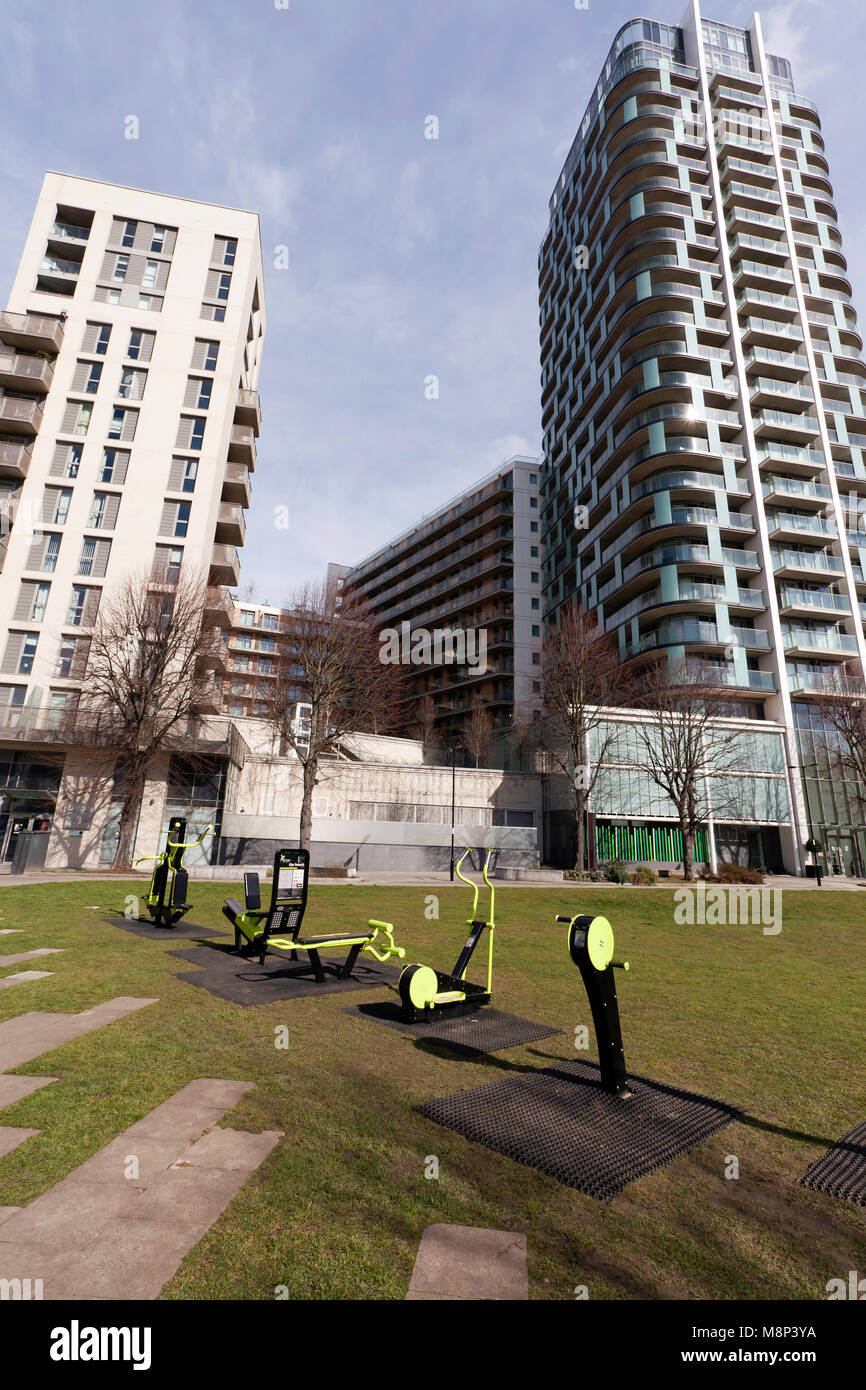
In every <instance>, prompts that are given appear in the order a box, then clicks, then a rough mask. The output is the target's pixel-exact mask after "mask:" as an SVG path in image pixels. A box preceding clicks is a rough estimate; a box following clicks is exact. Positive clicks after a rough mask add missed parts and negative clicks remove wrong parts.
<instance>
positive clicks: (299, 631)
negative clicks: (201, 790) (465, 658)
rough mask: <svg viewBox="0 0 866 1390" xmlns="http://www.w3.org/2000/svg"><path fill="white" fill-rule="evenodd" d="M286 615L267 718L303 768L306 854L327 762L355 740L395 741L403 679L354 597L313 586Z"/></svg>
mask: <svg viewBox="0 0 866 1390" xmlns="http://www.w3.org/2000/svg"><path fill="white" fill-rule="evenodd" d="M288 611H289V615H290V616H289V618H288V621H287V624H286V634H285V640H284V644H283V650H282V652H281V654H280V658H279V662H278V675H277V679H276V681H275V682H274V686H273V690H272V691H271V692H270V695H269V699H268V713H267V715H266V716H265V717H266V719H267V720H268V723H269V724H270V727H271V730H272V732H273V735H274V743H275V746H276V747H277V748H278V749H279V751H280V754H281V755H283V754H285V753H286V752H287V751H288V750H289V749H291V750H292V752H293V753H294V754H295V756H296V757H297V759H298V761H299V763H300V765H301V778H302V794H301V823H300V840H299V843H300V846H301V848H302V849H309V847H310V837H311V832H312V808H313V791H314V789H315V787H316V785H317V783H318V782H319V781H320V780H321V776H322V774H323V768H322V766H321V764H322V761H323V760H326V759H328V758H332V757H335V756H337V755H338V754H339V753H340V752H342V751H343V749H344V746H345V741H346V739H347V737H348V736H349V735H350V734H353V733H374V734H384V733H392V732H394V731H395V730H397V729H399V728H400V727H401V722H402V721H404V720H405V709H404V703H405V701H404V696H403V689H404V679H405V673H404V671H403V669H402V668H401V667H399V666H395V665H391V664H388V663H386V662H383V661H382V660H380V653H381V642H380V634H379V628H378V626H377V625H376V624H375V623H374V622H373V621H372V620H371V619H370V618H369V616H368V614H367V611H366V609H365V607H364V605H363V603H362V602H361V601H360V599H359V598H358V597H357V596H356V595H354V594H353V593H352V592H351V590H350V591H348V592H346V591H342V590H341V589H339V588H338V587H337V586H336V585H335V584H333V583H331V584H328V583H327V582H323V583H315V582H308V583H306V584H304V585H303V586H302V587H301V588H300V589H299V590H298V592H297V593H296V594H295V595H294V597H293V598H292V600H291V603H290V604H289V610H288ZM297 690H300V691H302V696H301V700H302V702H303V703H304V704H306V705H308V706H309V717H308V719H307V720H306V721H305V722H304V724H303V726H302V725H301V724H300V722H299V721H298V720H297V719H295V718H293V713H292V711H293V704H294V700H297V694H296V693H295V692H296V691H297ZM293 695H294V700H293V699H292V696H293Z"/></svg>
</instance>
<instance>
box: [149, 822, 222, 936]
mask: <svg viewBox="0 0 866 1390" xmlns="http://www.w3.org/2000/svg"><path fill="white" fill-rule="evenodd" d="M212 830H213V826H212V825H208V826H207V827H206V828H205V829H204V830H203V831H202V833H201V835H199V837H198V839H197V840H190V841H188V843H186V844H184V843H183V839H182V837H183V836H184V835H185V834H186V821H185V820H182V819H181V817H180V816H172V818H171V820H170V821H169V823H168V834H167V836H166V838H165V849H164V850H162V851H161V852H160V853H159V854H143V855H142V856H141V858H140V859H136V861H135V862H136V864H142V863H144V861H145V859H155V860H156V864H155V865H154V869H153V877H152V878H151V880H150V891H149V892H148V895H147V897H146V898H145V906H146V907H147V910H148V912H149V913H150V915H151V917H152V918H153V920H154V922H155V923H156V925H157V926H158V927H173V926H175V924H176V923H177V922H179V921H180V919H181V917H182V916H183V915H184V913H185V912H189V910H190V908H191V907H192V903H188V902H187V900H186V894H187V889H188V887H189V874H188V873H187V871H186V869H185V868H184V867H183V856H184V854H185V853H186V851H187V850H188V849H194V848H195V846H196V845H200V844H201V843H202V841H203V840H204V838H205V836H206V835H209V834H210V832H211V831H212Z"/></svg>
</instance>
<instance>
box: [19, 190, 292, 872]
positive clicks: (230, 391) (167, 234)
mask: <svg viewBox="0 0 866 1390" xmlns="http://www.w3.org/2000/svg"><path fill="white" fill-rule="evenodd" d="M264 333H265V307H264V297H263V289H262V257H261V243H260V233H259V221H258V216H257V214H256V213H254V212H245V211H241V210H239V209H236V208H225V207H218V206H213V205H211V204H208V203H202V202H196V201H194V200H192V199H185V198H176V197H172V196H168V195H164V194H158V193H149V192H144V191H141V190H138V189H132V188H124V187H120V186H118V185H114V184H108V183H101V182H99V181H96V180H90V179H83V178H77V177H73V176H71V175H67V174H58V173H48V174H46V176H45V180H44V182H43V185H42V189H41V192H40V194H39V198H38V201H37V204H36V209H35V212H34V215H33V220H32V223H31V225H30V230H29V232H28V234H27V237H26V240H25V244H24V249H23V253H22V256H21V261H20V264H19V267H18V272H17V274H16V276H15V280H14V283H13V286H12V290H11V293H10V295H9V300H8V309H7V311H6V312H5V313H3V314H2V315H0V508H2V514H3V521H4V525H3V531H4V534H3V537H2V541H3V550H2V574H0V745H2V746H5V749H6V751H5V752H2V753H0V757H2V758H3V759H4V760H5V766H4V767H3V769H2V774H0V775H2V785H0V794H5V798H4V810H3V814H2V817H0V835H2V843H0V859H2V858H6V859H8V858H9V857H11V855H10V853H9V850H10V845H9V838H10V836H9V820H10V814H11V813H12V812H14V810H15V795H14V792H15V788H16V787H18V789H19V790H20V791H21V792H22V793H24V792H26V791H27V790H28V788H27V786H26V783H27V781H28V777H27V775H26V773H22V770H21V768H20V767H18V768H17V770H16V769H14V768H13V767H12V764H13V763H15V762H16V753H17V762H18V763H19V764H20V762H21V759H22V758H24V757H25V749H26V745H27V743H28V741H29V742H31V743H33V742H35V741H36V740H37V739H38V738H39V737H40V736H41V738H42V739H43V740H44V739H45V737H46V736H50V730H51V727H52V720H54V721H55V722H56V721H57V719H58V717H59V712H61V711H67V712H68V711H69V710H71V709H74V707H75V704H76V703H77V699H78V692H79V690H80V687H81V680H82V675H83V673H84V671H85V668H86V660H87V648H88V634H89V631H90V629H91V627H92V624H93V621H94V618H95V615H96V613H97V611H98V607H99V604H100V602H101V601H104V599H105V596H106V595H107V594H108V593H110V591H111V589H112V587H113V586H115V585H117V583H118V581H119V580H120V579H121V578H122V577H123V576H125V575H127V574H128V573H130V572H134V573H136V574H141V576H142V578H143V580H144V581H145V582H146V579H147V577H148V576H151V577H153V578H154V579H162V580H163V582H171V580H172V579H173V578H174V577H176V576H177V574H178V573H179V571H180V568H181V566H183V569H184V571H185V572H191V573H194V574H196V575H202V576H207V579H208V582H209V583H210V584H211V585H212V586H214V589H215V590H218V589H219V588H220V586H225V585H234V584H236V583H237V582H238V577H239V557H238V547H240V546H241V545H242V544H243V540H244V531H245V521H244V509H245V508H246V507H247V506H248V505H249V501H250V474H251V472H252V470H253V468H254V467H255V453H256V436H257V434H258V432H259V426H260V409H259V398H258V392H257V389H256V388H257V383H258V375H259V367H260V361H261V352H262V343H263V339H264ZM221 700H222V697H221V692H220V689H219V685H218V681H217V679H216V678H215V679H214V701H213V708H214V711H218V710H219V709H220V707H221ZM31 735H32V736H33V737H31ZM10 745H11V750H12V751H10ZM13 773H14V775H13ZM40 780H41V781H44V780H45V779H44V778H41V779H40V777H39V776H38V775H37V776H36V777H35V781H36V782H37V783H38V782H39V781H40ZM43 789H44V788H43ZM30 790H32V788H31V789H30ZM10 797H11V800H10ZM30 804H31V805H32V804H33V799H32V798H31V799H30ZM42 809H43V810H44V812H45V814H46V815H50V811H49V809H48V807H47V806H46V807H44V808H42Z"/></svg>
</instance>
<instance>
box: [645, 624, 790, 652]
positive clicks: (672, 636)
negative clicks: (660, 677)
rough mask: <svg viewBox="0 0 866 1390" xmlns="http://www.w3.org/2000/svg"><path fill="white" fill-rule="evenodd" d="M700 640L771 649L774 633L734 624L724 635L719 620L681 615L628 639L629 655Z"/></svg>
mask: <svg viewBox="0 0 866 1390" xmlns="http://www.w3.org/2000/svg"><path fill="white" fill-rule="evenodd" d="M694 644H698V645H700V646H703V647H722V648H725V647H730V646H740V647H744V648H745V649H746V650H748V651H769V649H770V634H769V633H768V632H763V631H761V630H760V629H758V630H755V629H752V628H743V627H732V628H731V629H730V633H729V634H728V635H723V634H722V633H721V632H720V631H719V628H718V626H717V625H716V624H715V623H708V622H704V621H702V620H701V619H699V618H681V619H678V620H675V621H673V622H670V623H664V624H662V626H661V627H659V628H656V629H655V630H653V631H651V632H643V633H641V635H640V637H639V639H638V641H637V642H636V643H628V644H627V645H626V649H625V655H626V657H634V656H639V655H642V654H643V653H644V652H647V651H653V650H655V649H656V648H658V647H669V646H683V645H694Z"/></svg>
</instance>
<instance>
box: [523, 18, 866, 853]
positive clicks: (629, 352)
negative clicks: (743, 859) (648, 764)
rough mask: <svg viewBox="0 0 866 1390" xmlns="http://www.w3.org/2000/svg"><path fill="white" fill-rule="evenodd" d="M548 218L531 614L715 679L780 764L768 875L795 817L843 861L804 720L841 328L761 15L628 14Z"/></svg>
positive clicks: (855, 441) (843, 821)
mask: <svg viewBox="0 0 866 1390" xmlns="http://www.w3.org/2000/svg"><path fill="white" fill-rule="evenodd" d="M549 211H550V222H549V226H548V229H547V232H546V234H545V236H544V240H543V242H542V245H541V248H540V252H539V295H540V321H541V364H542V392H543V397H542V404H543V427H544V441H545V442H544V454H545V459H544V465H543V476H542V517H543V541H544V546H545V565H544V581H543V588H544V614H545V619H546V620H548V621H550V622H553V623H555V622H556V614H557V610H558V608H559V606H560V605H561V604H562V603H563V602H565V601H566V600H568V599H570V598H571V597H572V596H575V595H576V596H577V597H578V598H579V599H580V601H581V602H582V603H583V604H584V606H585V607H586V608H587V609H591V610H594V611H595V612H597V614H598V615H599V619H600V622H601V624H602V626H603V628H604V630H605V631H606V632H608V633H610V634H611V636H612V637H613V638H614V640H615V641H616V642H617V643H618V645H619V649H620V652H621V654H622V656H623V658H624V660H626V661H629V662H632V663H634V664H635V665H638V666H639V665H640V664H641V663H643V662H646V661H648V660H650V659H652V658H653V657H655V656H656V655H658V654H660V653H665V652H666V653H668V655H669V657H670V659H671V660H672V661H674V662H679V661H681V660H685V661H686V662H689V661H695V662H700V663H701V665H702V666H705V667H709V668H711V669H713V670H715V672H716V674H717V678H718V680H719V682H720V683H722V684H724V685H726V686H727V687H729V689H730V692H731V697H732V704H733V707H734V708H735V710H736V712H737V713H738V714H740V715H741V716H743V717H746V718H750V719H759V720H767V721H772V722H773V723H775V724H776V725H777V726H779V727H780V728H781V729H782V730H783V731H784V734H785V739H786V750H787V751H786V759H787V761H788V763H789V765H795V766H796V765H798V764H799V769H798V770H799V773H800V774H801V775H800V776H799V777H795V778H794V781H793V783H792V797H793V801H794V805H793V807H792V815H793V821H794V826H795V832H794V836H793V840H794V843H793V845H789V846H788V849H787V850H786V860H787V861H788V866H789V868H795V869H797V870H798V871H799V869H800V867H801V866H802V858H803V856H802V852H801V849H799V848H798V846H802V844H803V843H804V842H805V840H806V839H807V837H808V836H809V835H810V834H811V832H812V831H813V830H814V831H815V832H816V833H819V834H820V835H821V836H822V837H823V838H824V839H825V840H826V843H827V845H828V848H829V849H832V850H833V852H834V854H836V855H837V856H838V859H839V862H841V863H843V864H844V866H845V867H846V868H847V869H848V871H849V872H856V871H859V872H861V873H862V872H863V868H864V867H866V836H864V832H863V830H862V819H863V817H862V812H858V811H857V807H856V798H853V799H852V797H851V796H849V795H848V794H847V793H846V789H845V788H843V787H840V786H838V785H837V786H836V788H835V789H833V790H832V792H831V789H830V786H829V781H830V779H828V778H827V777H824V778H823V779H822V778H821V777H819V776H818V775H817V774H816V773H815V772H814V758H815V753H814V747H813V745H812V742H811V735H812V731H813V730H814V727H815V722H816V711H815V708H814V699H815V696H816V695H818V694H820V693H821V692H824V691H826V690H827V689H828V687H832V684H833V679H834V674H835V673H836V672H838V670H839V668H840V666H842V665H843V664H846V665H847V666H848V668H849V669H853V670H854V671H855V672H858V673H860V674H861V675H862V672H863V670H864V663H866V645H864V629H863V616H864V612H866V606H864V605H866V525H864V515H866V366H864V364H863V361H862V352H863V341H862V337H861V334H860V331H859V328H858V325H857V317H856V314H855V311H854V308H853V305H852V302H851V284H850V282H849V279H848V275H847V265H846V260H845V256H844V252H843V245H842V236H841V233H840V231H839V227H838V224H837V213H836V206H835V203H834V194H833V187H832V184H831V182H830V170H829V164H828V158H827V152H826V150H825V146H824V139H823V137H822V134H821V122H820V118H819V115H818V112H817V110H816V108H815V105H814V103H813V102H812V101H811V100H809V98H808V97H806V96H804V95H802V94H800V93H799V92H798V91H797V89H796V86H795V81H794V74H793V73H792V70H791V66H790V64H789V62H788V61H787V60H786V59H785V58H784V57H779V56H776V55H774V54H771V53H768V52H767V51H766V49H765V47H764V42H763V37H762V31H761V24H760V19H759V17H758V16H757V15H756V16H754V17H753V18H752V20H751V22H750V23H749V24H748V25H747V26H746V27H745V28H737V27H734V26H732V25H729V24H725V23H720V22H718V21H716V20H714V19H705V18H704V17H703V16H702V13H701V9H700V6H699V4H698V3H697V0H692V2H691V3H690V4H689V6H688V8H687V10H686V13H685V15H684V17H683V19H682V20H681V22H680V23H679V24H678V25H676V24H668V23H663V22H660V21H659V22H656V21H654V20H647V19H635V20H633V21H631V22H630V23H628V24H627V25H625V26H624V27H623V28H622V29H621V30H620V32H619V33H618V34H617V36H616V38H615V40H614V42H613V45H612V47H611V49H610V52H609V54H608V57H607V60H606V62H605V64H604V66H603V68H602V71H601V73H600V75H599V79H598V82H597V84H596V86H595V88H594V90H593V92H592V96H591V98H590V101H589V105H588V106H587V109H586V113H585V115H584V117H583V120H582V122H581V125H580V128H579V131H578V134H577V136H576V138H575V140H574V143H573V145H572V147H571V150H570V152H569V154H568V157H567V159H566V161H565V165H564V167H563V169H562V172H561V174H560V176H559V178H558V179H557V181H556V185H555V188H554V191H553V194H552V197H551V200H550V209H549ZM807 745H808V746H807ZM810 769H811V771H810ZM803 777H806V778H807V779H813V780H812V781H811V785H809V784H808V782H807V785H806V786H805V788H804V787H803V785H802V779H803ZM765 809H766V818H767V820H768V821H771V820H772V819H773V815H772V814H771V812H770V808H769V807H768V808H765ZM627 814H628V813H627ZM761 814H762V813H761V810H760V807H758V809H757V810H756V819H758V820H760V818H761Z"/></svg>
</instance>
